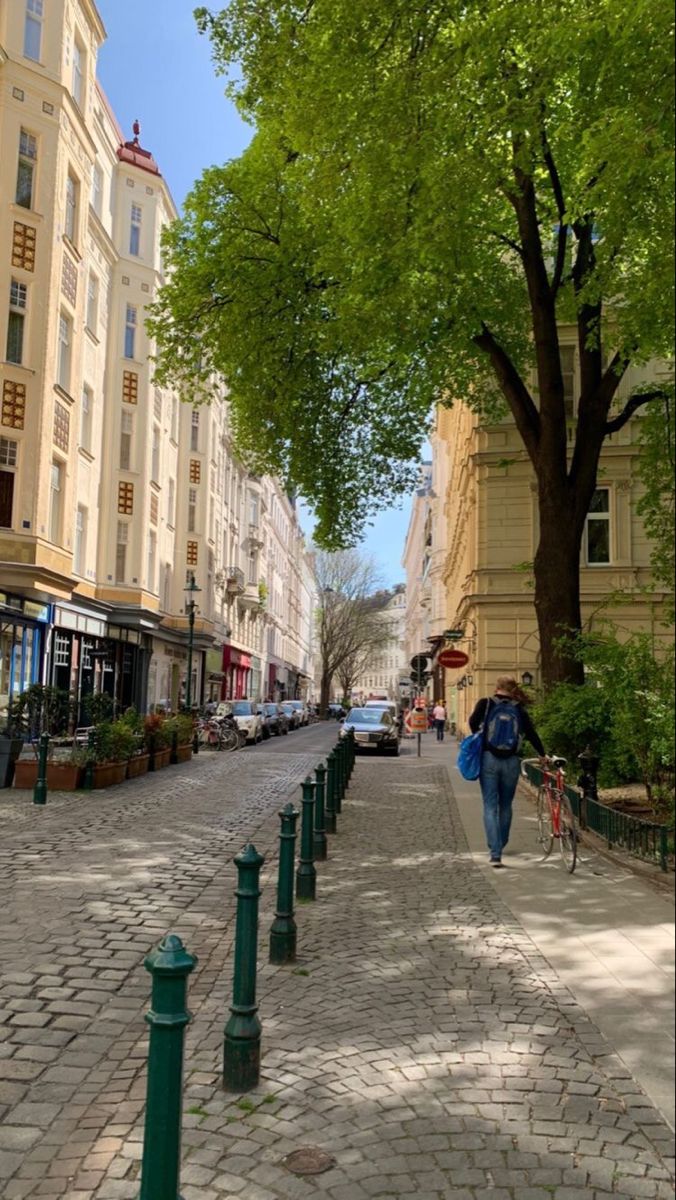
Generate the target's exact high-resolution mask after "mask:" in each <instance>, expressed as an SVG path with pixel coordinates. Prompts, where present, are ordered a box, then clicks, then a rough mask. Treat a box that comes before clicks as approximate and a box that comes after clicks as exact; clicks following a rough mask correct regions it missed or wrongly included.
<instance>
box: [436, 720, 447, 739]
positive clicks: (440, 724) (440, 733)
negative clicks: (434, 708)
mask: <svg viewBox="0 0 676 1200" xmlns="http://www.w3.org/2000/svg"><path fill="white" fill-rule="evenodd" d="M434 726H435V729H436V731H437V741H438V742H443V740H444V729H445V728H446V722H445V721H435V722H434Z"/></svg>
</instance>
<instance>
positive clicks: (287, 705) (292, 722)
mask: <svg viewBox="0 0 676 1200" xmlns="http://www.w3.org/2000/svg"><path fill="white" fill-rule="evenodd" d="M279 707H280V708H281V710H282V712H283V713H284V716H285V717H286V719H287V721H288V722H289V730H292V729H300V717H299V715H298V710H297V709H295V708H294V707H293V704H292V703H291V701H290V700H284V701H283V703H282V704H280V706H279Z"/></svg>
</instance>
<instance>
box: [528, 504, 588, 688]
mask: <svg viewBox="0 0 676 1200" xmlns="http://www.w3.org/2000/svg"><path fill="white" fill-rule="evenodd" d="M541 492H542V489H541ZM549 499H550V500H551V497H549ZM571 509H572V505H571V506H570V507H566V508H564V509H562V508H561V507H560V506H557V505H556V504H553V503H547V502H546V500H545V499H544V498H543V497H542V494H541V496H540V543H539V545H538V548H537V553H536V555H535V564H534V574H535V611H536V614H537V622H538V632H539V635H540V664H541V669H542V682H543V686H544V687H545V689H546V690H549V689H550V688H551V687H553V686H554V685H555V684H557V683H577V684H581V683H584V669H583V665H582V663H581V662H580V661H578V660H577V659H576V658H574V657H573V656H572V655H571V654H570V653H567V652H566V649H565V647H564V646H562V645H561V639H563V638H565V637H566V635H567V634H576V633H579V632H580V630H581V628H582V614H581V609H580V551H581V545H582V533H583V530H584V522H582V525H580V522H579V519H577V518H576V516H575V514H574V512H573V511H571Z"/></svg>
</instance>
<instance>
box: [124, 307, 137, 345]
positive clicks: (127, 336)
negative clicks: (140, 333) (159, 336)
mask: <svg viewBox="0 0 676 1200" xmlns="http://www.w3.org/2000/svg"><path fill="white" fill-rule="evenodd" d="M137 323H138V311H137V309H136V306H135V305H134V304H128V305H127V309H126V314H125V319H124V357H125V358H135V357H136V355H135V350H136V326H137Z"/></svg>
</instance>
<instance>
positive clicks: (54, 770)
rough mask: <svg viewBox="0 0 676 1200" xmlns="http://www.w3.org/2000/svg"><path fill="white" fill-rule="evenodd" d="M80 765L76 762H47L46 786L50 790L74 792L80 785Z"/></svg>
mask: <svg viewBox="0 0 676 1200" xmlns="http://www.w3.org/2000/svg"><path fill="white" fill-rule="evenodd" d="M81 777H82V767H80V766H78V765H77V763H66V762H62V763H59V762H48V763H47V787H48V789H49V791H52V792H74V791H75V789H76V788H78V787H79V786H80V780H81Z"/></svg>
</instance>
